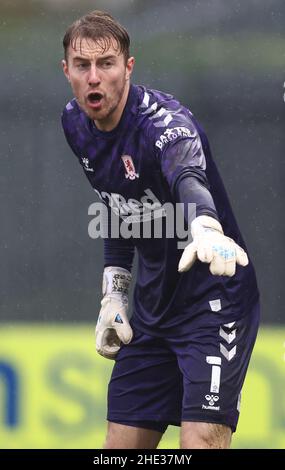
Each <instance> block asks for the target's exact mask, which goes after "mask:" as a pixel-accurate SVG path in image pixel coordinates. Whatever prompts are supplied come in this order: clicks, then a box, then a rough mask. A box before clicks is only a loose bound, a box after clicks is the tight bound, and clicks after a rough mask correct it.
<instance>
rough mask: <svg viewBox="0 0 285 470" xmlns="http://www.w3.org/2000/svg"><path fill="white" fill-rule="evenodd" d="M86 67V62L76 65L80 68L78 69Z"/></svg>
mask: <svg viewBox="0 0 285 470" xmlns="http://www.w3.org/2000/svg"><path fill="white" fill-rule="evenodd" d="M87 67H88V64H86V63H82V64H78V65H77V68H78V69H80V70H83V69H87Z"/></svg>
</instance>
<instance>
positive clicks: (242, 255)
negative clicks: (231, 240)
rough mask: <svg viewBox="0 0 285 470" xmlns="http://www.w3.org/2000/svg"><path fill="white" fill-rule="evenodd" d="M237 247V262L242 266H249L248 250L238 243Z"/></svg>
mask: <svg viewBox="0 0 285 470" xmlns="http://www.w3.org/2000/svg"><path fill="white" fill-rule="evenodd" d="M235 249H236V262H237V263H238V264H240V265H241V266H247V265H248V256H247V254H246V252H245V251H244V250H243V249H242V248H241V247H240V246H239V245H237V244H236V246H235Z"/></svg>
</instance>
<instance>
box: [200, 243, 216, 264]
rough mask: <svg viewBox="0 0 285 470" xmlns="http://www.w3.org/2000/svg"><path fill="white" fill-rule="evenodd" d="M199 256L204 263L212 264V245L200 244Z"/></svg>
mask: <svg viewBox="0 0 285 470" xmlns="http://www.w3.org/2000/svg"><path fill="white" fill-rule="evenodd" d="M197 256H198V259H199V260H200V261H202V263H211V261H212V259H213V256H214V253H213V250H212V246H211V244H210V243H200V244H199V245H198V249H197Z"/></svg>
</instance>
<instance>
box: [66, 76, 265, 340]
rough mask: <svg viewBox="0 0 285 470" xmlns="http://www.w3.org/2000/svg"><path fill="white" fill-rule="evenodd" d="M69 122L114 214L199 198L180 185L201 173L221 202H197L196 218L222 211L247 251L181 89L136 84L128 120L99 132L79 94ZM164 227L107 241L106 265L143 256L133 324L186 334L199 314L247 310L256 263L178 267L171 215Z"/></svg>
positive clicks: (254, 294) (208, 317) (254, 291)
mask: <svg viewBox="0 0 285 470" xmlns="http://www.w3.org/2000/svg"><path fill="white" fill-rule="evenodd" d="M62 125H63V129H64V132H65V136H66V139H67V141H68V143H69V145H70V147H71V149H72V150H73V152H74V153H75V155H76V156H77V158H78V160H79V163H80V164H81V166H82V168H83V171H84V172H85V174H86V176H87V178H88V180H89V182H90V183H91V185H92V187H93V188H94V190H95V191H96V193H97V195H98V196H99V197H100V199H101V201H103V202H104V204H105V205H106V206H107V207H108V210H109V211H110V212H109V213H110V214H111V212H112V213H114V214H117V215H119V216H120V219H121V220H123V221H124V223H125V224H130V223H132V222H133V223H135V222H138V221H139V224H140V225H141V224H143V223H144V220H146V219H144V218H147V217H149V214H150V212H147V210H146V207H148V208H151V210H152V212H151V214H152V216H151V219H152V218H153V214H154V213H155V212H156V213H157V212H159V210H160V213H161V214H163V207H165V204H167V203H168V204H172V205H175V204H176V203H177V202H180V203H181V202H182V203H183V202H184V203H186V202H187V203H189V202H192V201H191V200H189V198H188V199H187V197H186V198H185V200H183V196H182V200H181V192H180V197H178V193H179V191H178V189H179V184H182V182H184V187H185V178H187V177H191V178H192V180H193V178H196V179H197V181H200V183H202V185H203V187H205V188H207V189H205V191H210V193H211V195H212V199H213V202H214V209H215V210H213V207H210V206H207V205H206V206H203V204H200V205H199V204H197V213H196V215H197V216H199V215H210V216H213V217H215V218H218V220H219V221H220V223H221V225H222V227H223V230H224V233H225V235H227V236H229V237H231V238H233V239H234V240H235V241H236V242H237V243H238V244H239V245H240V246H242V247H243V248H244V249H246V247H245V243H244V241H243V239H242V236H241V233H240V231H239V228H238V225H237V222H236V220H235V217H234V215H233V212H232V209H231V206H230V203H229V200H228V197H227V194H226V191H225V188H224V185H223V182H222V180H221V177H220V175H219V173H218V170H217V168H216V165H215V162H214V160H213V158H212V156H211V152H210V148H209V143H208V140H207V137H206V135H205V133H204V131H203V129H202V128H201V126H200V125H199V123H198V122H197V121H196V119H195V118H194V116H193V114H192V113H191V112H190V111H189V109H187V108H186V107H184V106H183V105H181V103H180V102H179V101H177V100H176V99H175V98H174V97H173V96H171V95H169V94H166V93H163V92H160V91H157V90H151V89H146V88H145V87H143V86H137V85H133V84H132V85H131V86H130V91H129V95H128V99H127V103H126V106H125V108H124V111H123V114H122V116H121V119H120V122H119V124H118V125H117V127H116V128H114V129H113V130H112V131H108V132H107V131H101V130H99V129H98V128H97V127H96V125H95V123H94V121H92V120H91V119H90V118H89V117H88V116H87V115H86V113H85V112H84V111H83V110H82V109H81V108H80V107H79V105H78V103H77V101H76V99H73V100H72V101H70V102H69V103H68V104H67V106H66V107H65V109H64V111H63V115H62ZM189 181H190V180H189ZM182 194H183V192H182ZM186 199H187V200H186ZM193 202H196V201H193ZM154 209H155V210H154ZM161 218H162V219H164V220H165V219H166V218H167V215H166V217H163V215H161ZM162 226H163V228H162V232H161V236H152V237H151V238H146V237H143V236H142V234H141V236H140V237H139V236H131V237H130V238H124V237H122V236H121V237H119V238H107V239H105V266H121V267H126V268H128V269H130V267H131V265H132V259H133V254H134V249H136V250H137V253H138V272H137V276H136V285H135V290H134V311H133V314H132V319H131V324H132V325H134V326H135V327H137V328H138V329H139V330H141V331H143V332H145V333H149V334H154V335H157V336H164V335H171V334H180V333H181V334H182V333H185V331H187V328H188V327H190V325H193V321H194V322H195V323H196V322H197V324H198V325H199V322H201V326H202V325H203V324H205V322H208V323H209V322H210V323H211V324H213V322H216V321H217V322H219V323H221V322H223V323H226V322H229V321H234V320H236V319H238V318H240V317H242V316H244V315H247V314H248V313H249V312H250V310H251V307H252V305H253V304H254V303H255V302H256V300H257V299H258V295H259V294H258V288H257V284H256V278H255V273H254V268H253V265H252V263H251V260H250V262H249V265H248V266H247V267H240V266H237V269H236V274H235V275H234V276H233V277H232V278H230V277H226V276H214V275H212V274H211V273H210V271H209V265H208V264H207V263H202V262H200V261H198V260H197V261H196V262H195V263H194V265H193V266H192V268H191V269H190V270H189V271H187V272H184V273H181V274H180V273H178V263H179V259H180V257H181V255H182V248H180V247H179V246H178V238H179V237H178V235H177V234H176V233H174V235H173V236H169V234H167V233H168V232H167V231H166V228H165V222H164V224H162Z"/></svg>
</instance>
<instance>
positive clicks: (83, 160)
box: [81, 157, 94, 172]
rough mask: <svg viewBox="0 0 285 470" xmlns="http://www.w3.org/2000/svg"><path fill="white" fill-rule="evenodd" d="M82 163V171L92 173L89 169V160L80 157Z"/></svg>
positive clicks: (91, 169)
mask: <svg viewBox="0 0 285 470" xmlns="http://www.w3.org/2000/svg"><path fill="white" fill-rule="evenodd" d="M81 160H82V163H83V165H84V170H86V171H92V172H94V170H93V168H89V163H90V162H89V159H88V158H86V157H81Z"/></svg>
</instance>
